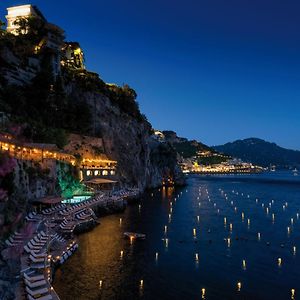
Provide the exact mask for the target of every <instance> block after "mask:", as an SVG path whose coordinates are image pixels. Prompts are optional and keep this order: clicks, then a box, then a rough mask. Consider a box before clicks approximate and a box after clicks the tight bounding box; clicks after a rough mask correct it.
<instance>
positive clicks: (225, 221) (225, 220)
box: [224, 217, 227, 225]
mask: <svg viewBox="0 0 300 300" xmlns="http://www.w3.org/2000/svg"><path fill="white" fill-rule="evenodd" d="M226 223H227V219H226V217H225V218H224V224H225V225H226Z"/></svg>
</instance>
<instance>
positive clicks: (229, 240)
mask: <svg viewBox="0 0 300 300" xmlns="http://www.w3.org/2000/svg"><path fill="white" fill-rule="evenodd" d="M230 246H231V239H230V238H228V239H227V247H228V248H230Z"/></svg>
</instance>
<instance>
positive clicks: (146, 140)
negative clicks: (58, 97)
mask: <svg viewBox="0 0 300 300" xmlns="http://www.w3.org/2000/svg"><path fill="white" fill-rule="evenodd" d="M66 90H67V91H68V93H69V95H72V97H73V100H74V101H79V100H81V101H82V100H84V101H85V102H86V103H87V105H88V106H89V107H90V110H91V111H92V120H91V124H92V126H91V127H92V128H91V132H90V134H94V135H95V136H98V137H101V138H102V140H103V147H104V151H105V153H106V154H107V155H108V156H109V157H111V158H112V159H115V160H117V161H118V167H117V168H118V169H117V176H118V179H119V181H120V183H121V185H123V186H126V185H128V186H136V187H139V188H141V189H142V190H143V189H145V188H153V187H158V186H161V184H162V181H163V178H164V177H165V176H168V175H170V176H172V177H174V179H175V181H176V183H178V184H182V183H183V181H184V180H183V177H182V174H181V171H180V169H179V167H178V165H177V160H176V153H175V152H174V150H173V148H172V147H171V146H169V145H162V144H161V143H159V142H157V141H155V140H154V139H153V138H152V137H151V125H150V124H149V123H148V122H146V121H143V120H138V119H136V118H134V117H132V116H130V115H128V114H127V113H124V112H122V110H121V109H120V108H119V107H118V106H116V105H114V104H113V103H112V101H111V100H110V99H109V98H108V97H107V96H105V95H103V94H100V93H95V92H84V91H82V90H81V89H80V88H78V86H77V85H74V84H72V85H69V86H68V87H67V88H66ZM174 155H175V159H174Z"/></svg>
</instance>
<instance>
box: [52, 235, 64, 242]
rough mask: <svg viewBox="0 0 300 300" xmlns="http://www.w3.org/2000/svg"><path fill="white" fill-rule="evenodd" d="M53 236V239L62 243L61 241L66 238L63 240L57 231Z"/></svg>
mask: <svg viewBox="0 0 300 300" xmlns="http://www.w3.org/2000/svg"><path fill="white" fill-rule="evenodd" d="M53 238H54V239H55V240H57V241H58V242H61V243H63V242H65V241H66V240H65V239H64V238H63V237H62V236H61V235H59V234H58V233H55V235H54V236H53Z"/></svg>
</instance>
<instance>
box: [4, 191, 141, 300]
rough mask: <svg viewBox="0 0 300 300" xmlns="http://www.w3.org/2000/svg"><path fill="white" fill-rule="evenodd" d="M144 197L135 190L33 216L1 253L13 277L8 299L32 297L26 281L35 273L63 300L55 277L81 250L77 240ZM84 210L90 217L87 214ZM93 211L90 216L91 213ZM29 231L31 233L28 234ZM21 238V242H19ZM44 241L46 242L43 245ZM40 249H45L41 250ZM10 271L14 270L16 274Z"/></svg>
mask: <svg viewBox="0 0 300 300" xmlns="http://www.w3.org/2000/svg"><path fill="white" fill-rule="evenodd" d="M140 195H141V193H140V191H135V190H132V191H131V192H128V193H127V194H124V195H122V196H118V197H116V196H112V197H105V196H104V195H103V194H102V195H101V197H98V199H97V196H96V197H95V198H93V199H89V200H87V201H85V202H82V203H81V205H73V206H67V205H58V206H57V207H53V208H52V209H48V210H43V211H41V212H40V213H39V214H37V213H29V214H28V215H27V217H26V220H27V222H26V223H25V225H24V226H23V227H22V228H21V230H20V232H15V233H14V234H13V235H11V236H10V238H9V239H7V240H6V245H5V246H6V247H4V248H3V250H2V251H1V254H2V257H3V263H1V265H2V267H3V265H4V264H5V266H6V269H8V271H7V272H6V273H7V274H9V275H7V276H10V277H8V278H7V282H8V283H10V284H8V283H7V285H6V287H5V288H6V291H5V292H6V294H7V299H22V298H23V297H25V295H26V293H28V295H30V290H29V289H28V287H26V289H25V286H24V284H23V280H25V281H26V280H27V279H26V278H24V277H25V276H27V275H26V274H28V275H29V276H30V275H31V274H33V273H34V274H37V273H38V274H43V276H44V278H45V280H46V282H47V286H48V289H49V293H50V295H51V296H52V299H59V296H58V295H57V293H56V292H55V290H54V288H53V286H52V282H53V277H54V274H55V272H56V270H57V269H58V268H59V267H60V266H61V265H62V264H63V263H64V262H65V261H66V260H67V259H68V258H69V257H70V256H71V255H72V254H73V253H74V252H75V251H76V249H77V248H78V247H79V246H80V245H78V240H77V236H78V235H80V234H81V233H84V232H88V231H90V230H92V229H93V228H95V227H96V226H98V225H99V224H100V222H99V218H101V217H103V216H105V215H112V214H116V213H118V212H122V211H124V210H125V209H126V206H127V201H128V200H129V202H130V201H137V199H138V198H139V196H140ZM98 196H99V195H98ZM50 210H52V211H50ZM84 210H85V212H86V214H83V213H84ZM89 210H90V214H88V213H87V212H88V211H89ZM68 212H69V213H68ZM80 218H82V219H80ZM71 219H72V220H71ZM29 227H30V229H31V231H28V228H29ZM19 237H20V239H17V238H19ZM21 237H22V239H21ZM9 241H15V244H14V243H11V244H9V243H10V242H9ZM21 241H22V242H21ZM41 241H45V242H44V244H43V245H42V242H41ZM39 242H40V243H39ZM37 245H41V247H39V249H37V248H38V246H37ZM12 254H13V255H12ZM40 256H43V257H44V260H43V262H42V261H41V260H39V257H40ZM9 270H14V274H11V272H9ZM39 270H40V271H42V272H40V271H39ZM2 272H3V270H2ZM5 282H6V281H5V279H4V277H3V276H2V277H1V283H3V285H4V284H5ZM11 283H12V284H11ZM32 296H33V295H31V297H32ZM26 298H27V297H26Z"/></svg>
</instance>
